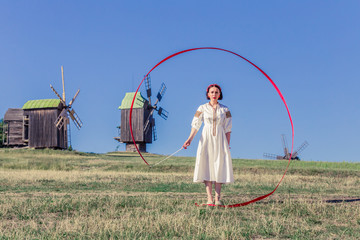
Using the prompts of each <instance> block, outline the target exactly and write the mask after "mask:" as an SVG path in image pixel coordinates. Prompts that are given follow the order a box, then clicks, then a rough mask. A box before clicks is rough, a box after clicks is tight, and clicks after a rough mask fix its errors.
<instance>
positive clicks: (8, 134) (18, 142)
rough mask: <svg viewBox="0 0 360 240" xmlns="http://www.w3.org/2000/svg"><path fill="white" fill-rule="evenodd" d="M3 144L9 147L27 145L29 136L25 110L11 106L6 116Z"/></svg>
mask: <svg viewBox="0 0 360 240" xmlns="http://www.w3.org/2000/svg"><path fill="white" fill-rule="evenodd" d="M3 134H4V137H3V141H4V142H3V145H5V146H9V147H25V146H27V144H28V136H27V135H25V134H26V132H25V131H24V110H22V109H21V108H9V109H8V110H7V111H6V113H5V116H4V130H3Z"/></svg>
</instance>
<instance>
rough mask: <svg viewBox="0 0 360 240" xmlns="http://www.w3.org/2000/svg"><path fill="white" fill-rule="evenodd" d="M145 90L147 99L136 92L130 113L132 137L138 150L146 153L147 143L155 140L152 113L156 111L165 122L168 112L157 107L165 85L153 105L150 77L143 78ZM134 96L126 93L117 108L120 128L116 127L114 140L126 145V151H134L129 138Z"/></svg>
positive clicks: (131, 93)
mask: <svg viewBox="0 0 360 240" xmlns="http://www.w3.org/2000/svg"><path fill="white" fill-rule="evenodd" d="M145 88H146V95H147V98H148V99H146V98H144V97H143V96H142V95H141V93H140V92H137V93H136V96H135V100H134V104H133V111H132V130H133V135H134V139H135V143H136V145H137V147H138V149H139V150H140V151H142V152H146V144H147V143H152V141H156V140H157V134H156V125H155V118H154V111H157V113H158V115H159V116H160V117H162V118H163V119H165V120H166V119H167V118H168V115H169V112H168V111H166V110H165V109H164V108H162V107H159V106H158V105H159V103H160V102H161V100H162V99H163V97H164V94H165V92H166V86H165V84H164V83H162V84H161V86H160V89H159V92H158V93H157V95H156V101H155V103H154V104H152V101H151V95H152V93H151V92H152V91H151V79H150V75H148V76H146V78H145ZM134 95H135V93H134V92H129V93H126V95H125V97H124V98H123V100H122V102H121V106H120V107H119V109H121V126H120V127H118V128H119V137H115V138H114V139H115V140H117V141H119V142H122V143H126V151H136V148H135V146H134V142H133V140H132V137H131V133H130V124H129V116H130V108H131V104H132V101H133V99H134Z"/></svg>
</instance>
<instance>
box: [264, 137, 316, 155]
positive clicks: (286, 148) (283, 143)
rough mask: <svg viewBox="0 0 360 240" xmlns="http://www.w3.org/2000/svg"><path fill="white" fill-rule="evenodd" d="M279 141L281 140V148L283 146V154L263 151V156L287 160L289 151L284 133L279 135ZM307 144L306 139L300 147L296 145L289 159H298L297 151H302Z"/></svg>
mask: <svg viewBox="0 0 360 240" xmlns="http://www.w3.org/2000/svg"><path fill="white" fill-rule="evenodd" d="M281 141H282V145H283V148H284V155H276V154H272V153H264V157H265V158H270V159H278V160H289V158H290V152H289V148H288V144H287V141H286V137H285V135H284V134H282V135H281ZM308 145H309V143H308V142H307V141H305V142H303V143H302V144H301V145H300V147H298V148H297V149H296V150H295V151H294V152H293V154H292V155H291V159H292V160H300V158H299V153H300V152H302V151H303V150H304V149H305V148H306V147H307V146H308Z"/></svg>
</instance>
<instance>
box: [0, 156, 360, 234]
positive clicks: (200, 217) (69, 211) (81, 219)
mask: <svg viewBox="0 0 360 240" xmlns="http://www.w3.org/2000/svg"><path fill="white" fill-rule="evenodd" d="M145 157H146V159H147V160H148V161H149V162H150V163H156V162H157V161H160V160H161V159H163V158H164V156H158V155H151V154H148V155H145ZM286 165H287V162H286V161H278V160H272V161H266V160H246V159H233V166H234V177H235V183H234V184H231V185H226V186H224V188H223V194H222V195H223V200H224V202H225V204H235V203H239V202H244V201H248V200H251V199H252V198H255V197H258V196H261V195H264V194H266V193H269V192H271V191H272V190H273V189H274V187H275V186H276V184H277V183H278V181H279V180H280V178H281V176H282V174H283V172H284V170H285V168H286ZM193 167H194V158H191V157H174V158H170V159H168V160H167V161H165V162H163V163H161V164H159V165H157V166H155V167H153V168H149V167H148V166H146V165H145V163H144V162H143V161H142V160H141V159H140V158H139V157H138V156H137V155H136V154H128V153H109V154H106V155H105V154H89V153H80V152H67V151H54V150H31V149H28V150H6V149H0V218H1V222H0V239H281V238H283V239H360V201H353V202H348V201H331V200H350V199H359V198H360V189H359V183H360V178H359V177H360V163H345V162H341V163H328V162H303V161H294V162H292V163H291V164H290V168H289V171H288V173H287V175H286V177H285V179H284V180H283V182H282V183H281V185H280V187H279V188H278V190H277V191H276V192H275V193H274V194H273V195H272V196H270V197H269V198H266V199H264V200H262V201H260V202H258V203H255V204H251V205H248V206H245V207H240V208H228V209H224V208H214V207H196V206H195V205H194V203H195V202H198V203H202V202H205V201H206V195H205V190H204V186H203V185H202V184H195V183H192V175H193Z"/></svg>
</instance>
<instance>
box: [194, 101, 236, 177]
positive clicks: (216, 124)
mask: <svg viewBox="0 0 360 240" xmlns="http://www.w3.org/2000/svg"><path fill="white" fill-rule="evenodd" d="M202 122H204V128H203V130H202V134H201V138H200V141H199V145H198V149H197V154H196V163H195V171H194V182H204V181H212V182H217V183H232V182H234V177H233V168H232V160H231V154H230V150H229V144H228V142H227V139H226V135H225V133H228V132H231V127H232V118H231V114H230V111H229V109H228V108H227V107H226V106H224V105H222V104H220V103H218V104H217V107H216V109H214V108H213V107H212V106H211V105H210V103H206V104H203V105H201V106H200V107H199V108H198V110H197V111H196V113H195V116H194V118H193V120H192V122H191V127H192V128H195V129H196V130H199V129H200V127H201V124H202Z"/></svg>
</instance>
